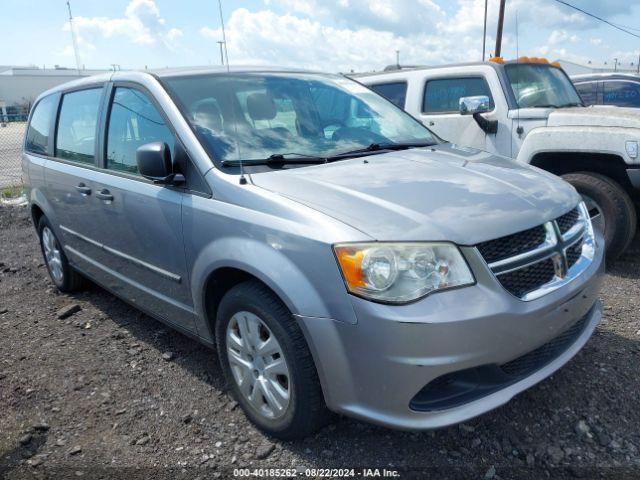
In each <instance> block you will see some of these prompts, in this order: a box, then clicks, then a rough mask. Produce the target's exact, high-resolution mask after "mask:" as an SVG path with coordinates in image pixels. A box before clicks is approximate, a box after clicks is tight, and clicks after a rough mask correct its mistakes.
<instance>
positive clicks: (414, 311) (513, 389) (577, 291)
mask: <svg viewBox="0 0 640 480" xmlns="http://www.w3.org/2000/svg"><path fill="white" fill-rule="evenodd" d="M602 242H603V240H602V238H598V244H599V245H600V246H601V245H602V244H603V243H602ZM602 250H603V249H602V248H601V247H600V248H597V249H596V252H595V256H594V259H593V261H592V263H591V265H590V266H589V267H588V268H587V269H586V270H585V271H584V272H583V273H582V274H581V275H580V276H578V277H577V278H575V279H574V280H573V281H571V282H570V283H569V284H567V285H566V286H564V287H562V288H560V289H558V290H557V291H554V292H552V293H550V294H548V295H545V296H543V297H541V298H539V299H537V300H533V301H529V302H524V301H522V300H520V299H517V298H515V297H513V296H511V295H510V294H509V293H507V292H506V291H505V290H504V289H503V288H502V286H501V285H500V284H499V283H498V281H497V280H496V279H495V277H493V275H492V274H491V273H490V272H489V271H488V270H487V268H486V266H484V267H482V265H481V264H479V263H477V264H475V265H474V262H473V261H471V262H470V263H471V267H472V269H473V270H474V273H475V274H476V278H477V280H478V283H477V284H476V285H475V286H473V287H468V288H462V289H459V290H450V291H446V292H441V293H438V294H435V295H431V296H429V297H426V298H425V299H423V300H421V301H419V302H416V303H413V304H410V305H403V306H392V305H381V304H376V303H373V302H368V301H366V300H363V299H360V298H357V297H353V299H352V302H353V307H354V310H355V313H356V316H357V318H358V323H357V324H356V325H352V324H347V323H345V322H341V321H338V320H330V319H325V318H314V317H304V316H300V317H298V318H299V320H300V324H301V326H302V328H303V331H304V332H305V335H306V337H307V340H308V343H309V345H310V347H311V350H312V353H313V355H314V359H315V361H316V365H317V367H318V372H319V375H320V380H321V382H322V386H323V392H324V395H325V400H326V402H327V405H328V407H329V408H330V409H332V410H334V411H336V412H339V413H343V414H345V415H349V416H352V417H356V418H360V419H363V420H366V421H369V422H372V423H376V424H380V425H383V426H387V427H392V428H400V429H408V430H419V429H430V428H438V427H443V426H447V425H452V424H456V423H459V422H463V421H465V420H467V419H470V418H472V417H475V416H478V415H480V414H482V413H485V412H487V411H489V410H492V409H494V408H496V407H498V406H500V405H503V404H504V403H506V402H508V401H509V400H510V399H511V398H513V397H514V396H515V395H517V394H518V393H520V392H522V391H523V390H525V389H527V388H529V387H531V386H532V385H534V384H536V383H538V382H540V381H541V380H543V379H544V378H546V377H548V376H549V375H551V374H552V373H553V372H555V371H556V370H557V369H559V368H560V367H562V366H563V365H564V364H565V363H567V362H568V361H569V360H570V359H571V358H572V357H573V356H574V355H575V354H576V353H577V352H578V351H579V350H580V349H581V348H582V347H583V346H584V344H585V343H586V342H587V340H588V339H589V337H590V336H591V334H592V333H593V331H594V330H595V328H596V326H597V324H598V323H599V322H600V319H601V316H602V308H601V304H600V302H599V301H598V294H599V291H600V288H601V284H602V278H603V271H604V262H603V255H602ZM470 253H471V252H470ZM470 256H471V258H473V254H472V253H471V255H470ZM580 320H583V322H584V326H583V327H582V328H581V329H580V331H579V332H578V333H577V334H576V335H575V336H573V337H572V338H571V342H570V343H569V344H568V345H566V347H564V346H563V349H562V351H560V352H557V354H555V355H554V356H553V358H552V359H550V360H549V361H548V362H547V363H545V364H544V365H543V366H541V367H540V368H537V369H536V370H535V371H533V372H531V373H528V374H527V375H526V376H524V377H521V378H519V379H518V380H517V381H515V382H513V383H509V384H505V386H504V388H499V389H497V390H495V389H494V390H493V391H490V392H488V393H487V394H486V395H483V396H481V397H479V398H475V399H472V400H471V401H469V402H466V403H463V404H458V405H455V406H453V407H452V408H438V409H434V410H431V411H417V410H416V409H412V408H411V407H410V403H411V401H412V399H413V398H414V397H415V396H416V394H418V392H420V391H421V390H422V389H423V388H424V387H425V386H426V385H427V384H429V383H430V382H431V381H433V380H435V379H437V378H439V377H442V376H443V375H446V374H451V373H453V372H459V371H461V370H466V369H472V368H474V367H480V366H485V365H492V366H495V365H503V364H506V363H508V362H511V361H512V360H514V359H517V358H519V357H522V356H523V355H525V354H528V353H530V352H532V351H534V350H536V349H538V348H539V347H541V346H542V345H545V344H547V343H548V342H550V341H551V340H552V339H554V338H556V337H558V336H559V335H561V334H562V333H563V332H565V331H567V330H569V329H570V328H571V327H572V326H573V325H574V324H576V322H578V321H580Z"/></svg>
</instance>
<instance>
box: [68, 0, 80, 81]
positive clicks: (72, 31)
mask: <svg viewBox="0 0 640 480" xmlns="http://www.w3.org/2000/svg"><path fill="white" fill-rule="evenodd" d="M67 9H68V10H69V29H70V30H71V42H72V43H73V53H74V55H75V57H76V68H77V70H78V75H80V54H79V53H78V40H77V39H76V32H75V30H74V29H73V15H71V4H70V3H69V2H67Z"/></svg>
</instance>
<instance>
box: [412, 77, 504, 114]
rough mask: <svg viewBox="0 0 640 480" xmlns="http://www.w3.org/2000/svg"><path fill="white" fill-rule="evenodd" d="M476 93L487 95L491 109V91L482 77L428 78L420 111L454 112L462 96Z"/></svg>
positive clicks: (458, 106) (457, 109)
mask: <svg viewBox="0 0 640 480" xmlns="http://www.w3.org/2000/svg"><path fill="white" fill-rule="evenodd" d="M476 95H485V96H487V97H489V108H490V109H491V110H493V107H494V104H493V98H492V97H491V91H490V90H489V85H487V82H486V81H485V79H484V78H482V77H466V78H442V79H438V80H429V81H428V82H427V84H426V85H425V87H424V100H423V103H422V113H456V112H458V111H459V110H460V99H461V98H462V97H474V96H476Z"/></svg>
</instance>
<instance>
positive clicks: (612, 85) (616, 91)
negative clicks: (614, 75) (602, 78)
mask: <svg viewBox="0 0 640 480" xmlns="http://www.w3.org/2000/svg"><path fill="white" fill-rule="evenodd" d="M604 103H605V104H606V105H617V106H619V107H634V108H637V107H640V84H638V83H635V82H621V81H607V82H604Z"/></svg>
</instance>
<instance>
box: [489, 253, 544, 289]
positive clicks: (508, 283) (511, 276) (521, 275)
mask: <svg viewBox="0 0 640 480" xmlns="http://www.w3.org/2000/svg"><path fill="white" fill-rule="evenodd" d="M554 277H555V269H554V267H553V260H551V259H550V258H548V259H546V260H543V261H541V262H538V263H534V264H533V265H529V266H528V267H524V268H521V269H519V270H514V271H513V272H508V273H503V274H501V275H498V281H499V282H500V283H501V284H502V286H503V287H504V288H505V289H507V291H509V292H510V293H511V294H513V295H515V296H516V297H518V298H522V297H524V296H525V295H526V294H527V293H530V292H533V291H534V290H537V289H539V288H540V287H541V286H543V285H544V284H546V283H549V282H550V281H552V280H553V279H554Z"/></svg>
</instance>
